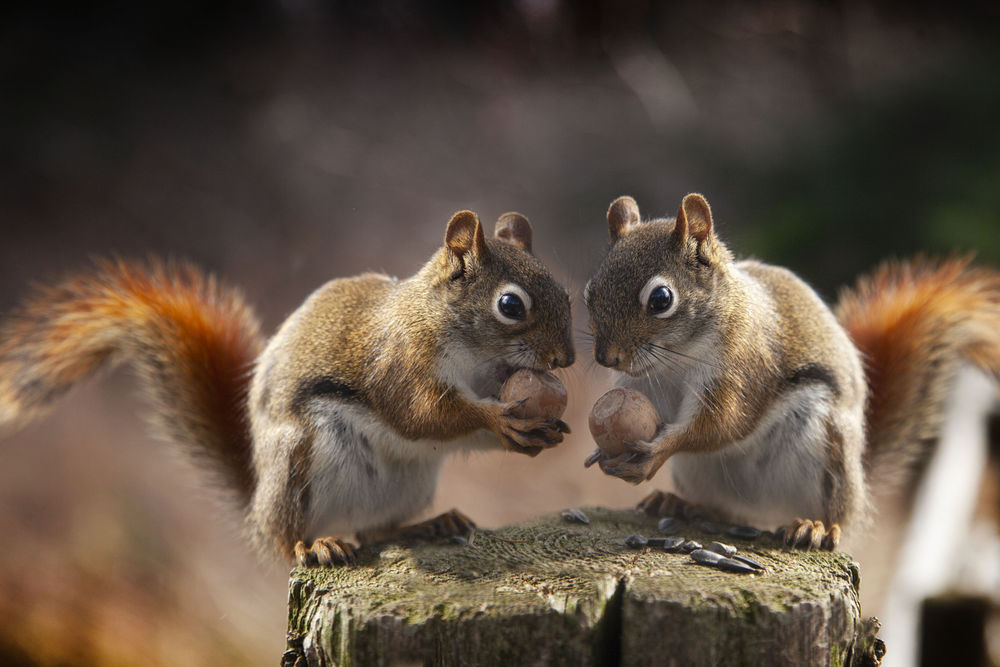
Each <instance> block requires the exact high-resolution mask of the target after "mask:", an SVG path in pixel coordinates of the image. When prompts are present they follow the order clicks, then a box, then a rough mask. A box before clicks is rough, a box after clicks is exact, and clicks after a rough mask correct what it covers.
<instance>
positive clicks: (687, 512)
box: [636, 491, 718, 521]
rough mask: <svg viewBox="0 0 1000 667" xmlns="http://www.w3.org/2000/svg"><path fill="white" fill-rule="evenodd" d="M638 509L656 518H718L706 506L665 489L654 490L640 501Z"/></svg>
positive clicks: (689, 519)
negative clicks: (691, 501) (696, 503)
mask: <svg viewBox="0 0 1000 667" xmlns="http://www.w3.org/2000/svg"><path fill="white" fill-rule="evenodd" d="M636 509H637V510H639V511H641V512H645V513H646V514H648V515H649V516H651V517H656V518H663V517H673V518H675V519H687V520H688V521H691V520H695V519H717V518H718V517H716V516H714V515H713V514H712V512H709V511H708V510H706V509H705V508H704V507H701V506H700V505H695V504H693V503H689V502H688V501H686V500H684V499H683V498H681V497H680V496H677V495H674V494H673V493H668V492H665V491H653V492H652V493H650V494H649V495H648V496H646V497H645V498H643V499H642V500H641V501H639V504H638V505H636Z"/></svg>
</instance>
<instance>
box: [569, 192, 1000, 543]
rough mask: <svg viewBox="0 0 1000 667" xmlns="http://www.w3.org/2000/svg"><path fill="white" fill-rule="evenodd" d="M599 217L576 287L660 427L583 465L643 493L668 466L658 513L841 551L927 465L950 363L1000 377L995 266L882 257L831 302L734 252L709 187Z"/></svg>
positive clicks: (603, 351) (623, 376)
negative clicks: (599, 250) (599, 234)
mask: <svg viewBox="0 0 1000 667" xmlns="http://www.w3.org/2000/svg"><path fill="white" fill-rule="evenodd" d="M607 222H608V228H609V232H610V237H611V245H610V248H609V250H608V253H607V256H606V257H605V259H604V260H603V262H602V263H601V265H600V267H599V268H598V269H597V272H596V273H595V274H594V276H593V277H592V278H591V280H590V282H589V283H588V284H587V287H586V289H585V292H584V293H585V300H586V304H587V307H588V309H589V312H590V323H591V328H592V330H593V335H594V356H595V358H596V360H597V362H598V363H600V364H602V365H604V366H607V367H609V368H612V369H614V370H616V371H618V372H619V374H618V384H619V385H620V386H625V387H631V388H634V389H637V390H639V391H641V392H642V393H644V394H646V395H647V396H648V397H649V398H650V399H651V400H652V401H653V404H654V405H655V406H656V408H657V410H658V412H659V415H660V417H661V418H662V420H663V424H662V425H661V426H660V428H659V430H658V431H657V433H656V435H655V437H654V438H653V439H652V441H651V442H632V443H627V445H626V450H625V451H624V452H622V453H620V454H617V455H615V456H611V455H608V454H606V453H604V452H602V451H601V450H600V449H597V450H595V451H594V452H593V453H592V454H591V455H590V457H589V458H588V459H587V461H586V465H588V466H589V465H592V464H594V463H598V464H599V465H600V467H601V469H602V470H603V471H604V472H605V473H607V474H609V475H613V476H616V477H620V478H622V479H624V480H626V481H628V482H631V483H634V484H635V483H639V482H642V481H645V480H648V479H650V478H652V477H653V476H654V475H655V474H656V472H657V471H658V470H659V469H660V467H661V466H662V465H663V464H664V463H665V462H667V461H668V460H669V461H670V464H671V465H670V469H671V474H672V479H673V482H674V487H675V489H676V491H677V495H674V494H664V493H658V492H657V493H653V494H651V495H650V496H648V497H647V498H646V499H645V500H643V502H642V503H640V508H641V509H645V510H646V511H647V512H649V513H651V514H655V515H666V514H671V513H674V512H677V511H679V510H682V509H685V507H686V504H689V505H688V507H690V506H696V507H698V508H701V509H702V510H704V511H705V512H706V513H708V514H711V515H715V516H718V517H720V518H724V519H727V520H730V521H735V522H743V523H752V524H754V525H757V526H759V527H780V532H781V534H783V535H784V537H785V539H786V541H787V542H788V543H789V544H791V545H793V546H796V547H806V548H818V547H823V548H828V549H832V548H834V547H836V545H837V543H838V540H839V539H840V535H841V531H842V530H844V529H850V528H851V527H852V526H856V525H859V524H863V523H864V519H865V517H866V516H868V514H869V492H868V489H869V487H870V486H872V485H876V484H877V485H886V484H891V483H898V482H899V481H901V480H902V479H904V478H905V477H906V476H907V473H908V472H909V471H910V470H912V469H913V468H914V466H915V465H916V464H918V463H919V462H921V461H923V460H925V459H926V457H927V456H928V455H929V452H930V450H931V446H932V445H931V443H932V441H933V440H934V439H935V438H936V436H937V434H938V432H939V430H940V426H941V419H942V413H943V409H944V402H945V398H946V396H947V395H948V392H949V391H950V389H951V387H952V384H953V379H954V376H955V372H956V369H957V367H958V365H959V364H960V363H961V362H962V361H963V360H967V361H970V362H972V363H973V364H975V365H976V366H978V367H979V368H981V369H982V370H984V371H986V372H988V373H990V374H992V375H993V376H994V377H1000V274H998V273H996V272H994V271H990V270H987V269H981V268H972V267H970V266H969V260H968V259H949V260H943V261H931V260H922V259H917V260H912V261H908V262H890V263H887V264H885V265H883V266H882V267H881V268H879V269H878V270H877V271H875V273H874V274H873V275H872V276H870V277H867V278H862V279H861V280H860V282H859V283H858V284H857V286H856V287H854V288H853V289H849V290H845V291H844V292H843V293H842V294H841V296H840V300H839V303H838V304H837V305H836V307H835V308H834V309H833V310H831V309H830V308H828V307H827V306H826V305H825V304H824V303H823V301H822V300H821V299H820V297H819V296H818V295H817V294H816V292H815V291H813V289H812V288H810V287H809V286H808V285H807V284H806V283H805V282H803V281H802V280H801V279H800V278H798V277H797V276H796V275H795V274H794V273H792V272H791V271H788V270H787V269H783V268H780V267H777V266H771V265H768V264H764V263H763V262H758V261H753V260H739V261H737V260H736V259H734V257H733V255H732V253H731V252H730V251H729V249H728V248H726V246H725V244H723V243H722V241H721V240H720V239H719V238H718V236H717V235H716V233H715V228H714V224H713V220H712V213H711V210H710V208H709V205H708V202H707V201H706V200H705V198H704V197H702V196H701V195H699V194H689V195H687V196H686V197H684V199H683V201H682V202H681V205H680V209H679V211H678V213H677V217H676V218H666V219H656V220H650V221H646V222H643V221H642V219H641V217H640V215H639V208H638V206H637V205H636V202H635V200H633V199H632V198H631V197H620V198H619V199H617V200H615V201H614V202H613V203H612V204H611V206H610V208H609V209H608V213H607Z"/></svg>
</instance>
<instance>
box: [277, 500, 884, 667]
mask: <svg viewBox="0 0 1000 667" xmlns="http://www.w3.org/2000/svg"><path fill="white" fill-rule="evenodd" d="M584 512H585V514H586V515H587V516H588V517H589V519H590V523H589V524H588V525H585V524H581V523H571V522H568V521H566V520H564V519H563V518H561V517H560V515H558V514H555V515H549V516H544V517H540V518H537V519H534V520H531V521H528V522H525V523H522V524H519V525H515V526H509V527H506V528H502V529H500V530H496V531H491V530H487V531H478V532H477V533H476V535H475V536H474V538H473V539H472V540H471V542H470V543H469V544H461V543H457V542H452V541H448V542H444V543H443V542H430V543H420V544H413V545H399V544H392V545H384V546H382V547H380V548H375V549H369V550H365V551H362V553H361V554H360V557H359V562H358V565H357V566H355V567H348V568H336V569H311V570H306V569H296V570H294V571H293V572H292V575H291V581H290V587H289V633H288V651H287V652H286V653H285V656H284V658H283V664H284V665H289V666H292V665H294V666H295V667H302V666H304V665H310V666H332V665H338V666H348V665H399V664H432V665H649V664H657V665H748V664H751V665H757V664H759V665H849V664H854V665H862V664H877V662H878V659H879V658H880V657H881V656H880V649H881V647H877V644H878V643H879V642H877V640H876V638H875V634H876V632H877V621H874V619H871V621H868V622H866V621H864V620H863V619H862V616H861V608H860V603H859V601H858V585H859V572H858V566H857V564H856V563H853V562H852V561H851V558H850V557H849V556H848V555H847V554H844V553H830V552H802V551H789V550H786V549H784V548H782V547H781V546H780V544H779V543H778V542H777V541H775V540H774V539H773V538H769V537H766V536H762V537H760V538H757V539H756V540H754V541H748V540H741V539H738V538H735V537H731V536H729V535H724V534H723V535H719V534H706V533H705V532H704V531H702V530H699V526H698V525H696V524H693V523H686V522H683V521H679V525H680V528H681V530H680V532H679V534H680V535H684V536H685V537H688V538H690V539H694V540H697V541H699V542H702V543H703V544H706V545H707V544H709V543H710V542H711V541H713V540H719V541H723V542H726V543H730V544H733V545H734V546H736V547H738V548H739V550H740V553H741V554H742V555H746V556H749V557H750V558H753V559H754V560H756V561H758V562H759V563H760V564H762V565H764V566H765V568H766V569H765V571H763V572H762V573H760V574H735V573H729V572H725V571H722V570H719V569H716V568H714V567H708V566H704V565H699V564H697V563H696V562H694V561H693V560H692V558H691V557H690V556H689V555H685V554H675V553H666V552H665V551H663V549H660V548H651V547H645V548H641V549H633V548H629V547H627V546H626V545H625V543H624V539H625V537H626V536H627V535H629V534H631V533H639V534H643V535H646V536H656V535H657V532H656V525H657V522H656V520H655V519H652V518H650V517H648V516H646V515H644V514H642V513H640V512H638V511H634V510H623V511H613V510H607V509H602V508H589V509H585V510H584Z"/></svg>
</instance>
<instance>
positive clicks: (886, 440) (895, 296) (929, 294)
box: [836, 258, 1000, 481]
mask: <svg viewBox="0 0 1000 667" xmlns="http://www.w3.org/2000/svg"><path fill="white" fill-rule="evenodd" d="M969 263H970V259H969V258H963V259H949V260H940V261H932V260H925V259H917V260H912V261H909V262H902V263H887V264H885V265H883V266H882V267H880V268H879V269H878V270H877V271H876V272H875V273H874V274H873V275H871V276H869V277H867V278H863V279H862V280H861V281H860V282H859V283H858V285H857V286H856V287H855V288H853V289H852V290H847V291H845V292H844V293H843V294H842V295H841V299H840V303H839V304H838V306H837V308H836V312H837V317H838V319H840V321H841V323H842V324H843V325H844V327H845V328H846V329H847V330H848V332H849V333H850V335H851V337H852V338H853V339H854V342H855V344H856V345H857V346H858V348H859V349H860V350H861V353H862V354H863V355H864V361H865V364H866V373H867V379H868V385H869V390H870V395H869V400H868V412H867V422H868V448H867V451H866V464H867V469H868V472H869V476H870V477H871V478H873V479H879V480H886V478H887V477H888V478H890V479H892V478H896V479H898V480H900V481H902V480H905V479H906V477H907V475H908V473H909V472H910V471H912V470H913V469H914V468H915V467H916V466H919V465H920V464H922V462H923V461H924V460H925V459H926V457H927V455H928V453H929V451H930V448H931V446H932V445H933V443H934V441H935V440H936V439H937V437H938V435H939V433H940V430H941V420H942V417H943V412H944V409H945V401H946V399H947V398H948V395H949V393H950V391H951V390H952V388H953V385H954V378H955V373H956V371H957V369H958V366H959V363H960V361H961V360H962V359H963V358H964V359H966V360H968V361H970V362H972V363H973V364H975V365H976V366H978V367H979V368H980V369H982V370H984V371H986V372H988V373H991V374H992V375H993V376H994V377H996V378H998V379H1000V274H998V273H996V272H994V271H990V270H987V269H982V268H972V267H970V266H969Z"/></svg>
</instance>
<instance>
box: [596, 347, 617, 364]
mask: <svg viewBox="0 0 1000 667" xmlns="http://www.w3.org/2000/svg"><path fill="white" fill-rule="evenodd" d="M594 359H595V360H596V361H597V363H599V364H600V365H602V366H607V367H608V368H616V367H617V366H618V365H619V364H621V360H622V357H621V350H620V349H618V347H616V346H613V345H608V346H595V347H594Z"/></svg>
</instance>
